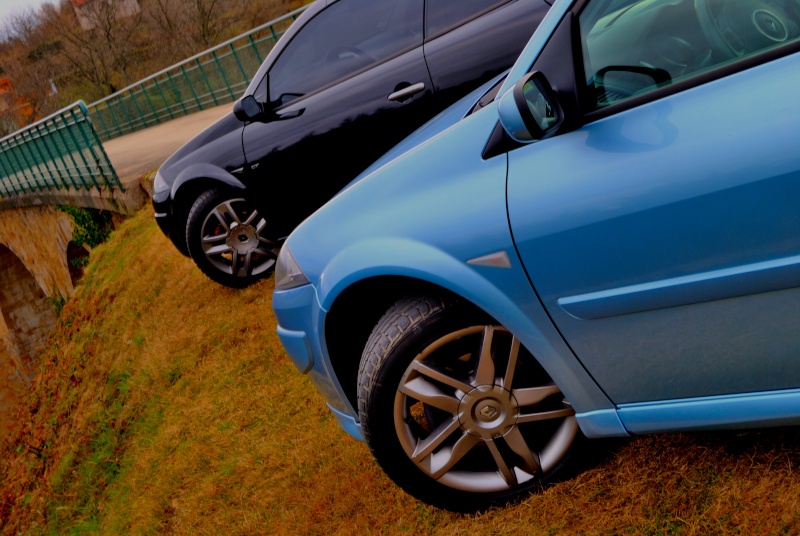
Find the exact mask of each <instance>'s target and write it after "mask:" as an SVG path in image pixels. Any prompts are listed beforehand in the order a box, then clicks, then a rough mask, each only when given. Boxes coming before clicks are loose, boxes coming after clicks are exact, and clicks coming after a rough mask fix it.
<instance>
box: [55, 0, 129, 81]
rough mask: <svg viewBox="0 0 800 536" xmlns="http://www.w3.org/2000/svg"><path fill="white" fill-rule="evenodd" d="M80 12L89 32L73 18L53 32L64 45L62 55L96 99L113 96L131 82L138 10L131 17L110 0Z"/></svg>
mask: <svg viewBox="0 0 800 536" xmlns="http://www.w3.org/2000/svg"><path fill="white" fill-rule="evenodd" d="M65 6H66V2H62V12H61V14H60V15H61V16H62V17H67V18H68V17H69V16H68V14H67V13H65V12H64V11H65V10H64V9H63V7H65ZM81 9H82V15H83V16H84V17H85V19H86V20H87V21H88V26H90V27H89V28H88V29H87V28H84V26H86V25H84V26H81V25H80V24H76V21H75V19H73V20H72V21H71V22H72V23H71V24H70V23H66V24H61V25H60V26H59V27H58V28H56V29H55V32H56V35H57V37H58V39H60V41H61V42H62V43H63V47H62V49H61V51H60V52H61V55H62V56H63V57H64V58H65V59H66V60H67V61H68V62H69V64H70V65H71V66H72V67H73V68H74V69H75V71H76V73H77V74H78V75H79V76H80V77H81V78H83V79H85V80H86V81H88V82H89V83H90V84H92V85H93V86H95V88H96V89H97V90H98V91H97V93H98V96H102V95H105V94H109V93H114V92H116V91H118V90H119V89H121V88H122V87H124V86H126V85H128V84H129V83H130V82H131V79H130V76H129V75H130V70H131V66H132V65H135V63H136V61H137V49H138V45H139V43H137V39H136V38H137V30H138V29H139V27H140V25H141V23H142V14H141V11H140V10H137V11H136V12H135V13H133V14H131V13H130V12H129V11H128V10H126V9H125V4H124V3H122V2H115V1H113V0H93V1H91V2H86V3H85V4H83V6H82V8H81ZM65 22H66V21H65ZM82 22H83V21H82Z"/></svg>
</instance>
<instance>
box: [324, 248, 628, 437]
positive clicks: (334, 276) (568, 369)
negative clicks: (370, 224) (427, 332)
mask: <svg viewBox="0 0 800 536" xmlns="http://www.w3.org/2000/svg"><path fill="white" fill-rule="evenodd" d="M386 252H391V253H390V254H387V253H386ZM507 253H508V254H509V258H511V259H513V260H512V268H511V269H507V268H491V267H475V266H471V265H468V264H466V263H465V262H463V261H462V260H460V259H457V258H455V257H453V256H451V255H449V254H447V253H446V252H445V251H442V250H440V249H437V248H435V247H432V246H431V245H429V244H424V243H421V242H417V241H414V240H411V239H407V238H388V239H387V238H382V239H368V240H364V241H360V242H356V243H354V244H353V245H351V246H349V247H347V248H345V249H343V250H341V251H340V252H338V254H337V255H336V256H335V257H334V258H333V259H331V261H330V262H329V263H328V264H327V265H326V266H325V268H324V271H323V273H322V274H321V277H320V279H319V281H320V284H319V287H318V288H317V299H318V300H319V304H320V307H321V308H322V309H323V310H324V311H325V312H327V311H329V310H330V308H331V306H332V305H333V303H334V302H335V301H336V298H337V297H338V296H339V295H340V294H341V293H342V292H343V291H344V290H345V289H347V287H349V286H350V285H352V284H354V283H357V282H359V281H363V280H365V279H369V278H371V277H378V276H387V275H394V276H400V277H408V278H413V279H417V280H420V281H425V282H428V283H432V284H434V285H437V286H439V287H441V288H444V289H447V290H449V291H451V292H453V293H454V294H457V295H459V296H461V297H463V298H464V299H465V300H468V301H469V302H471V303H473V304H474V305H476V306H478V307H480V308H481V309H483V310H484V311H486V312H487V313H489V314H490V315H492V316H493V317H494V318H495V319H496V320H497V321H498V322H499V323H500V324H502V325H503V326H505V327H506V328H507V329H509V330H510V331H511V332H512V333H513V334H514V335H515V336H517V337H518V338H519V340H520V342H522V344H523V345H524V346H525V347H526V348H527V349H528V350H529V351H531V352H532V353H533V354H534V355H535V356H536V359H537V360H538V361H539V363H540V364H541V365H542V367H544V369H545V370H546V371H547V372H548V374H550V376H551V377H552V378H553V380H554V381H555V382H556V383H557V384H558V385H559V387H560V388H561V389H562V391H563V392H564V394H565V396H566V397H567V399H568V400H569V401H570V403H571V404H572V405H573V407H574V408H575V410H576V412H579V413H580V412H597V411H598V410H606V411H611V412H612V413H615V412H614V405H613V404H612V403H611V401H610V400H609V399H608V398H607V397H606V396H605V394H603V392H602V391H601V390H600V389H599V388H598V387H597V386H596V384H595V382H594V381H593V380H592V379H591V377H589V375H588V374H587V372H586V371H585V370H584V369H583V367H582V366H581V365H580V363H579V362H578V361H577V359H576V358H575V357H574V355H572V352H571V351H570V350H569V348H568V347H567V345H566V344H565V343H564V341H563V339H562V338H561V336H560V335H559V334H558V332H557V331H556V329H555V328H554V327H553V325H552V323H551V322H550V320H549V318H548V317H547V314H546V313H545V311H544V309H543V308H542V307H541V305H540V304H539V302H538V299H537V298H536V296H535V294H534V293H533V291H532V290H531V291H530V296H527V297H520V296H519V295H517V296H515V299H514V300H511V299H510V298H509V295H508V294H507V292H504V291H503V290H501V289H500V288H498V286H497V285H496V284H495V283H494V282H493V281H491V280H490V279H489V278H487V277H485V276H484V274H489V273H491V274H496V273H497V271H498V270H503V279H505V280H508V279H509V278H514V279H516V278H522V279H524V278H525V274H524V271H523V270H522V267H521V265H520V263H519V261H518V259H517V256H516V253H515V252H514V251H513V249H510V250H509V251H507ZM526 286H528V285H527V282H526V283H525V285H521V284H519V283H518V282H517V283H516V288H525V287H526ZM528 288H530V287H529V286H528ZM526 298H527V299H526ZM520 304H523V305H522V307H521V306H520ZM620 428H621V426H620ZM620 432H621V433H622V434H623V435H624V429H622V430H620Z"/></svg>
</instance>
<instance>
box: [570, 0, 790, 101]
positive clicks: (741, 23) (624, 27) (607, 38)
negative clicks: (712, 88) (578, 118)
mask: <svg viewBox="0 0 800 536" xmlns="http://www.w3.org/2000/svg"><path fill="white" fill-rule="evenodd" d="M579 24H580V29H581V44H582V46H583V55H584V74H585V76H586V83H587V85H588V87H589V90H590V91H589V94H590V97H589V100H590V109H598V108H603V107H605V106H608V105H610V104H614V103H615V102H619V101H622V100H625V99H627V98H630V97H633V96H636V95H641V94H643V93H646V92H648V91H652V90H654V89H656V88H659V87H662V86H666V85H669V84H673V83H675V82H677V81H681V80H685V79H687V78H690V77H693V76H697V75H699V74H702V73H706V72H708V71H710V70H712V69H716V68H719V67H722V66H726V65H730V64H732V63H736V62H738V61H742V60H743V59H746V58H749V57H751V56H753V55H755V54H758V53H760V52H763V51H765V50H769V49H771V48H775V47H779V46H783V45H786V44H788V43H791V42H794V41H797V40H798V39H800V0H638V1H630V0H628V1H624V0H623V1H620V0H612V1H608V0H590V2H589V4H588V5H587V7H586V8H585V9H584V10H583V12H582V13H581V15H580V16H579Z"/></svg>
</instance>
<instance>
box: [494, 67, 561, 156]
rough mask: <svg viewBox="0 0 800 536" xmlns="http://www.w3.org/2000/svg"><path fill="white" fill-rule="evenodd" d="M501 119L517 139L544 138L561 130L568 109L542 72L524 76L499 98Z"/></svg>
mask: <svg viewBox="0 0 800 536" xmlns="http://www.w3.org/2000/svg"><path fill="white" fill-rule="evenodd" d="M498 114H499V116H500V123H501V124H502V125H503V128H504V129H505V130H506V132H508V135H509V136H511V137H512V138H513V139H514V140H516V141H519V142H522V143H525V142H531V141H535V140H543V139H545V138H548V137H550V136H552V135H553V134H555V133H556V131H558V129H559V127H560V126H561V124H562V123H563V122H564V112H563V111H562V109H561V106H560V105H559V103H558V99H557V98H556V94H555V92H554V91H553V89H552V88H551V87H550V84H549V83H548V82H547V78H545V76H544V75H543V74H542V73H541V72H539V71H535V72H532V73H530V74H528V75H526V76H525V77H523V78H522V79H521V80H520V81H519V82H517V83H516V84H514V87H512V88H511V89H509V90H508V91H507V92H506V93H505V94H504V95H503V96H502V97H500V101H499V102H498Z"/></svg>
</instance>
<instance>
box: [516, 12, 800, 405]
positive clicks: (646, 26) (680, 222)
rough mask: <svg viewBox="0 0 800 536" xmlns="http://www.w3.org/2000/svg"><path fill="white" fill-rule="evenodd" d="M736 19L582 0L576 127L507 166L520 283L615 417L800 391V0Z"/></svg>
mask: <svg viewBox="0 0 800 536" xmlns="http://www.w3.org/2000/svg"><path fill="white" fill-rule="evenodd" d="M740 4H742V3H741V2H737V3H732V2H731V3H726V2H711V1H709V2H708V3H706V2H691V1H689V2H687V1H677V0H645V1H631V0H628V1H622V2H621V1H611V2H608V1H601V0H589V1H588V2H587V3H585V7H584V8H583V9H582V10H581V11H580V12H575V13H574V14H569V15H568V17H567V18H566V19H565V20H564V22H563V24H564V25H570V27H569V28H567V29H560V31H562V32H566V33H570V34H571V35H574V36H578V35H579V37H576V38H575V40H574V41H573V42H575V43H577V42H580V46H579V47H578V46H575V47H574V49H573V50H572V55H573V57H574V60H575V61H574V62H573V61H571V59H570V58H564V62H563V63H560V65H562V66H563V65H565V64H568V65H572V64H574V65H575V69H574V80H576V81H580V82H575V87H572V88H570V87H567V86H565V85H564V84H563V82H562V81H558V82H555V83H553V86H554V89H555V90H556V91H557V92H558V94H559V95H562V96H563V95H568V94H571V95H575V97H574V105H572V106H567V107H566V108H567V110H566V112H567V114H568V115H571V117H572V118H573V119H574V118H576V117H578V118H579V119H578V120H577V121H575V123H574V124H573V125H572V126H571V127H569V128H567V129H566V131H565V132H563V133H560V134H557V135H555V136H554V137H552V138H549V139H546V140H544V141H540V142H536V143H532V144H527V145H524V146H521V147H518V148H515V149H513V150H511V151H509V153H508V166H509V172H508V185H507V188H508V191H507V196H508V212H509V221H510V226H511V230H512V232H513V235H514V239H515V243H516V245H517V248H518V252H519V255H520V257H521V259H522V262H523V264H524V266H525V269H526V271H527V273H528V276H529V278H530V280H531V283H532V285H533V287H534V288H535V290H536V292H537V293H538V295H539V297H540V299H541V301H542V302H543V304H544V306H545V307H546V309H547V311H548V313H549V315H550V316H551V318H552V320H553V322H554V323H555V325H556V326H557V328H558V329H559V330H560V332H561V333H562V335H563V337H564V338H565V340H566V341H567V343H568V344H569V345H570V347H571V348H572V350H573V352H574V353H575V355H576V356H577V357H578V358H579V359H580V360H581V362H582V363H583V365H584V366H585V367H586V369H587V370H588V372H589V373H590V374H591V375H592V376H593V377H594V378H595V379H596V381H597V382H598V384H599V385H600V386H601V388H603V389H604V390H605V392H606V393H607V394H608V396H609V397H610V398H611V399H612V400H613V401H614V402H615V403H617V404H626V403H635V402H643V401H654V400H674V399H682V398H693V397H705V396H713V395H723V394H737V393H749V392H763V391H768V390H775V389H788V388H800V329H799V328H798V324H799V321H800V210H799V209H798V208H799V207H800V149H799V148H798V142H800V93H798V90H797V88H798V87H800V52H798V50H800V47H798V42H800V41H799V39H800V2H798V1H797V0H787V1H775V2H761V3H758V5H757V6H755V4H753V6H755V7H753V6H750V4H747V5H748V6H750V7H749V8H748V9H749V11H748V10H747V9H744V8H743V12H742V13H739V12H737V11H736V9H739V7H738V6H740ZM557 44H558V43H557V40H553V42H551V43H550V44H548V47H552V46H555V45H557ZM545 52H547V48H546V49H545ZM549 54H550V56H553V55H554V54H562V56H563V52H560V51H559V52H556V51H552V50H551V51H550V52H549ZM545 56H547V54H543V55H542V57H540V61H539V62H537V63H541V62H542V61H544V60H542V58H543V57H545ZM556 63H558V62H556ZM551 64H554V63H553V62H549V64H548V65H551ZM542 65H543V67H542V72H543V73H544V74H545V75H546V76H548V75H549V72H548V68H550V67H548V66H547V65H544V64H542ZM533 68H534V69H536V68H537V65H534V67H533ZM570 69H571V67H570ZM559 77H560V78H559ZM555 78H558V79H559V80H563V79H564V77H563V76H562V75H557V76H555ZM567 78H568V77H567Z"/></svg>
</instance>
